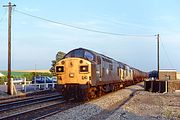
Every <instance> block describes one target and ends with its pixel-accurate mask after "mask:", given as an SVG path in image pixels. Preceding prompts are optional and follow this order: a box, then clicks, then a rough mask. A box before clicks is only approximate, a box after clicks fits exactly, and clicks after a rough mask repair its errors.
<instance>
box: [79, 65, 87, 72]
mask: <svg viewBox="0 0 180 120" xmlns="http://www.w3.org/2000/svg"><path fill="white" fill-rule="evenodd" d="M80 72H88V66H87V65H84V66H80Z"/></svg>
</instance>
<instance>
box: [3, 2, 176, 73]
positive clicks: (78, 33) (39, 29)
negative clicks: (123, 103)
mask: <svg viewBox="0 0 180 120" xmlns="http://www.w3.org/2000/svg"><path fill="white" fill-rule="evenodd" d="M11 2H12V4H16V7H14V8H13V11H12V70H29V69H31V70H32V69H35V68H36V69H50V67H51V61H52V60H54V59H55V56H56V53H57V52H58V51H63V52H65V53H67V52H68V51H70V50H72V49H75V48H79V47H82V48H86V49H90V50H94V51H96V52H98V53H102V54H104V55H106V56H109V57H111V58H114V59H115V60H117V61H121V62H123V63H126V64H128V65H130V66H133V67H135V68H138V69H140V70H143V71H151V70H156V69H157V40H156V39H157V37H156V36H155V35H157V34H160V69H176V70H177V71H180V62H179V61H180V55H179V51H180V29H179V28H180V14H179V13H180V1H179V0H53V1H52V0H11ZM6 4H8V0H1V1H0V70H7V21H8V18H7V8H4V7H2V6H3V5H6ZM18 11H21V12H24V13H27V14H30V15H34V16H38V17H41V18H44V19H48V20H51V21H55V22H58V23H63V24H68V25H72V26H76V27H81V28H85V29H91V30H96V31H103V32H110V33H117V34H125V35H111V34H102V33H96V32H91V31H86V30H80V29H75V28H72V27H68V26H64V25H62V24H56V23H52V22H48V21H44V20H40V19H37V18H34V17H30V16H27V15H24V14H21V13H20V12H18ZM131 35H135V36H131Z"/></svg>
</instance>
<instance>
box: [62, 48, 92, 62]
mask: <svg viewBox="0 0 180 120" xmlns="http://www.w3.org/2000/svg"><path fill="white" fill-rule="evenodd" d="M71 57H77V58H85V59H88V60H90V61H94V60H95V55H94V54H93V53H91V52H89V51H86V50H83V49H76V50H73V51H71V52H69V53H67V54H66V55H65V58H71Z"/></svg>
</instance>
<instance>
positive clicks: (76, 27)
mask: <svg viewBox="0 0 180 120" xmlns="http://www.w3.org/2000/svg"><path fill="white" fill-rule="evenodd" d="M14 11H15V12H17V13H20V14H23V15H26V16H30V17H33V18H36V19H40V20H43V21H46V22H51V23H55V24H59V25H63V26H66V27H70V28H74V29H79V30H85V31H89V32H95V33H101V34H106V35H116V36H132V37H154V36H155V35H138V34H123V33H113V32H106V31H100V30H94V29H89V28H83V27H78V26H74V25H70V24H66V23H62V22H57V21H53V20H50V19H46V18H42V17H39V16H35V15H31V14H29V13H26V12H23V11H20V10H17V9H15V10H14Z"/></svg>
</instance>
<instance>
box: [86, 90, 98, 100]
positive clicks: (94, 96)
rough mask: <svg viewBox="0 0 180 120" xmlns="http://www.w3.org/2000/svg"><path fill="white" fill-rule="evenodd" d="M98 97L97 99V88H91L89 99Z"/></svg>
mask: <svg viewBox="0 0 180 120" xmlns="http://www.w3.org/2000/svg"><path fill="white" fill-rule="evenodd" d="M96 97H97V95H96V88H89V90H88V98H89V99H94V98H96Z"/></svg>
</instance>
